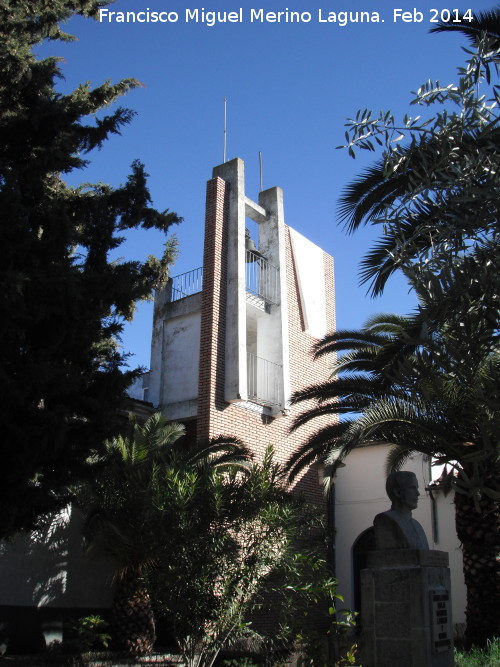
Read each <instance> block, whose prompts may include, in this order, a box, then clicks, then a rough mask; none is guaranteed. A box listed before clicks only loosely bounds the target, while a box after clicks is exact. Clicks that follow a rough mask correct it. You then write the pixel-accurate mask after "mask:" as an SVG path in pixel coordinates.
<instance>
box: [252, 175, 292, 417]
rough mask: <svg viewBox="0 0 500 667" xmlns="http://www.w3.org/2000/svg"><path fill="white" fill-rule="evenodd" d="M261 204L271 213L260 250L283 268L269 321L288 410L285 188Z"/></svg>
mask: <svg viewBox="0 0 500 667" xmlns="http://www.w3.org/2000/svg"><path fill="white" fill-rule="evenodd" d="M259 204H260V206H262V207H263V208H264V209H265V210H266V213H267V220H266V222H265V223H262V224H259V250H260V252H262V254H263V255H264V256H265V257H266V259H267V260H268V261H269V262H270V263H271V264H273V265H274V266H276V267H278V268H279V290H280V302H279V304H278V305H277V306H273V307H272V308H273V314H272V315H273V316H272V317H271V318H269V320H268V324H269V325H270V327H272V329H273V330H272V331H269V332H268V334H267V339H268V340H269V341H274V344H275V348H276V349H275V350H273V355H272V358H273V359H275V360H276V361H277V363H280V364H281V366H282V368H283V378H282V388H283V396H282V400H281V405H282V406H283V407H284V408H285V409H286V408H287V407H288V405H289V401H290V395H291V390H290V364H289V360H290V350H289V344H288V301H287V277H286V248H285V210H284V205H283V190H282V189H281V188H277V187H275V188H270V189H269V190H264V191H263V192H261V193H260V194H259Z"/></svg>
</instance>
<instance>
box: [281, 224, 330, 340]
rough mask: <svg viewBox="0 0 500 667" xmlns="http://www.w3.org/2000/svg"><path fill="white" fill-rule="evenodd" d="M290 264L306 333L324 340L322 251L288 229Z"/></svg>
mask: <svg viewBox="0 0 500 667" xmlns="http://www.w3.org/2000/svg"><path fill="white" fill-rule="evenodd" d="M290 238H291V240H292V250H293V261H294V263H295V270H296V271H297V280H298V283H299V291H300V301H301V305H302V313H303V316H304V324H305V329H306V332H307V333H310V334H311V336H315V337H316V338H323V336H324V335H325V334H326V333H327V331H326V288H325V270H324V259H323V250H322V249H321V248H320V247H319V246H317V245H315V244H314V243H313V242H312V241H309V239H306V238H305V236H302V234H299V232H296V231H295V230H294V229H291V228H290Z"/></svg>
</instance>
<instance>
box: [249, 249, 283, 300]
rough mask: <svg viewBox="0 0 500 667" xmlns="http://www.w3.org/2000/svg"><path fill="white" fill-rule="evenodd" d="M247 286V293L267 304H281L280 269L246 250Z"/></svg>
mask: <svg viewBox="0 0 500 667" xmlns="http://www.w3.org/2000/svg"><path fill="white" fill-rule="evenodd" d="M245 284H246V290H247V292H250V293H251V294H253V295H255V296H257V297H259V298H261V299H263V300H264V301H266V302H267V303H273V304H276V303H279V272H278V269H277V268H276V267H275V266H273V265H272V264H270V263H269V262H268V261H267V259H265V258H264V257H262V255H261V254H260V253H255V252H253V251H252V250H245Z"/></svg>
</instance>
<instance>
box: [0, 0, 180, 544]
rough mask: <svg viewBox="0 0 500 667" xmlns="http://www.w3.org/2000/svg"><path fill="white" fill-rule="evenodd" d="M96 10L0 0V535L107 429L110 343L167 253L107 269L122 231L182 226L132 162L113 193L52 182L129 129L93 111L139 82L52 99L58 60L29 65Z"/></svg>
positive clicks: (82, 462)
mask: <svg viewBox="0 0 500 667" xmlns="http://www.w3.org/2000/svg"><path fill="white" fill-rule="evenodd" d="M106 4H108V3H107V2H106V1H104V2H101V1H97V0H78V1H74V0H71V2H70V1H69V0H65V1H63V0H57V1H55V2H51V3H47V2H44V1H42V0H34V1H32V2H23V3H20V2H13V1H11V0H0V45H1V48H0V146H1V148H0V212H1V220H2V224H1V225H0V285H1V287H2V293H3V295H4V298H3V299H2V305H1V309H2V310H1V317H0V320H1V322H2V326H0V349H1V358H0V386H1V387H2V394H1V397H0V404H1V411H2V412H1V418H2V423H3V426H4V438H3V442H4V443H5V445H4V448H3V450H2V461H3V465H4V467H5V469H8V470H9V471H10V472H9V476H8V478H6V479H5V480H4V483H3V484H2V489H1V491H0V503H1V505H2V509H3V511H2V515H1V519H0V537H5V536H8V535H11V534H13V533H14V532H15V531H17V530H19V529H28V528H32V527H33V526H34V525H35V524H36V522H37V520H38V517H40V515H41V514H43V513H45V512H48V511H51V510H54V509H57V508H59V507H61V506H63V505H64V504H65V502H66V501H67V496H65V494H64V489H65V488H66V486H67V485H68V484H70V483H72V482H73V481H74V480H75V479H78V478H80V477H81V476H84V475H85V474H87V473H88V472H89V471H88V469H87V465H86V460H87V458H88V455H89V452H90V450H91V449H92V448H97V449H99V448H100V447H101V446H102V443H103V441H104V440H105V439H106V438H109V437H111V436H112V435H113V434H115V433H116V432H117V429H118V426H119V417H118V408H119V407H120V406H121V404H122V401H123V397H124V392H125V390H126V388H127V386H128V385H129V384H130V382H131V381H132V380H133V379H134V378H135V377H136V376H137V374H138V371H137V370H136V371H124V370H123V366H124V364H125V362H126V358H127V354H126V353H124V352H122V351H121V350H120V347H119V345H118V341H119V338H120V334H121V332H122V330H123V326H124V322H125V321H127V320H129V319H131V317H132V315H133V311H134V306H135V303H136V302H137V301H138V300H141V299H147V298H149V297H150V295H151V292H152V289H153V288H154V287H155V286H158V285H159V284H161V283H162V282H163V281H164V280H165V278H166V275H167V272H168V266H169V264H170V263H171V262H172V260H173V257H174V255H175V241H174V240H172V239H170V240H169V241H167V243H166V246H165V251H164V254H163V257H162V258H161V259H156V258H153V257H150V258H148V259H146V260H145V261H144V262H140V261H133V262H124V261H115V262H113V261H111V260H110V254H111V253H112V252H114V251H115V250H116V249H117V248H118V247H119V245H120V244H121V242H122V240H123V235H124V234H125V233H126V232H127V230H132V229H144V230H147V229H152V228H155V229H158V230H161V231H163V232H165V233H166V232H167V230H168V229H169V228H170V226H171V225H172V224H173V223H176V222H179V221H180V218H179V217H178V216H177V215H176V214H175V213H171V212H168V211H164V212H159V211H157V210H155V209H154V208H152V207H151V199H150V195H149V192H148V189H147V182H146V178H147V174H146V173H145V170H144V167H143V166H142V165H141V164H140V162H138V161H135V162H134V163H133V165H132V171H131V174H130V176H129V177H128V179H127V181H126V183H125V184H124V185H122V186H120V187H118V188H112V187H110V186H107V185H103V184H97V185H82V186H80V187H76V188H75V187H70V186H68V185H67V184H66V183H65V182H64V180H63V178H64V175H65V174H68V173H70V172H72V171H74V170H76V169H81V168H83V167H84V166H85V165H86V164H87V159H86V156H87V155H88V154H89V153H90V152H91V151H92V150H93V149H95V148H101V147H102V146H103V144H104V142H105V140H106V139H107V137H108V136H109V135H110V133H115V134H116V133H120V131H121V129H122V128H123V126H124V125H126V124H127V123H128V122H130V120H131V119H132V117H133V112H131V111H129V110H127V109H123V108H121V107H119V106H118V107H117V106H114V110H111V111H109V112H108V113H104V112H103V111H102V110H103V109H104V108H105V107H108V106H110V105H114V104H115V102H116V100H117V99H118V98H119V97H120V96H121V95H123V94H124V93H126V92H127V91H129V90H131V89H133V88H135V87H137V86H138V85H139V84H138V82H137V81H135V80H133V79H126V80H123V81H121V82H119V83H117V84H112V83H110V82H106V83H104V84H102V85H100V86H98V87H97V88H91V87H90V86H89V85H88V84H84V85H81V86H79V87H78V88H77V89H76V90H74V91H73V92H72V93H70V94H67V95H62V94H60V93H58V92H57V89H56V83H57V80H58V79H59V78H60V77H61V76H62V75H61V72H60V69H59V59H58V58H56V57H49V58H46V59H44V60H37V58H36V57H35V55H34V54H33V52H32V49H33V47H36V45H38V44H40V43H41V42H42V41H44V40H46V39H49V40H53V41H54V40H66V41H68V40H71V39H72V38H71V36H69V35H67V34H65V33H64V32H62V31H61V29H60V27H59V24H60V23H61V22H62V21H65V20H67V19H69V18H70V17H71V16H73V15H75V14H80V15H82V16H86V17H92V16H96V14H97V11H98V8H99V7H100V6H104V5H106ZM20 497H21V498H22V499H23V502H22V503H20V502H19V498H20Z"/></svg>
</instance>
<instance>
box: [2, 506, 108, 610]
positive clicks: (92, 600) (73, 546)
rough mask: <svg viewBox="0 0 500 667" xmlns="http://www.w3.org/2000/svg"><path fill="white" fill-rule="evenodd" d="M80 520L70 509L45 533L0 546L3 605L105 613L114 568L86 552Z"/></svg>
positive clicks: (105, 561) (94, 554)
mask: <svg viewBox="0 0 500 667" xmlns="http://www.w3.org/2000/svg"><path fill="white" fill-rule="evenodd" d="M81 524H82V517H81V514H80V513H79V512H78V511H77V510H74V509H73V510H72V509H70V508H67V509H66V510H65V511H63V512H61V513H60V514H58V515H57V516H55V517H54V519H53V520H52V522H51V524H50V525H49V526H47V528H46V529H45V530H40V531H37V532H35V533H31V534H30V535H21V536H19V537H18V538H16V539H14V540H13V541H12V542H9V543H6V542H3V543H1V544H0V581H1V586H0V605H5V606H11V605H12V606H16V607H63V608H80V607H88V608H107V607H110V606H111V602H112V596H113V589H114V581H113V575H114V573H115V571H116V565H115V564H114V563H113V561H112V560H111V559H110V558H108V557H106V556H105V555H104V554H102V553H101V554H97V553H96V552H95V551H94V552H92V551H91V552H85V551H84V549H83V544H82V535H81Z"/></svg>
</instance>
